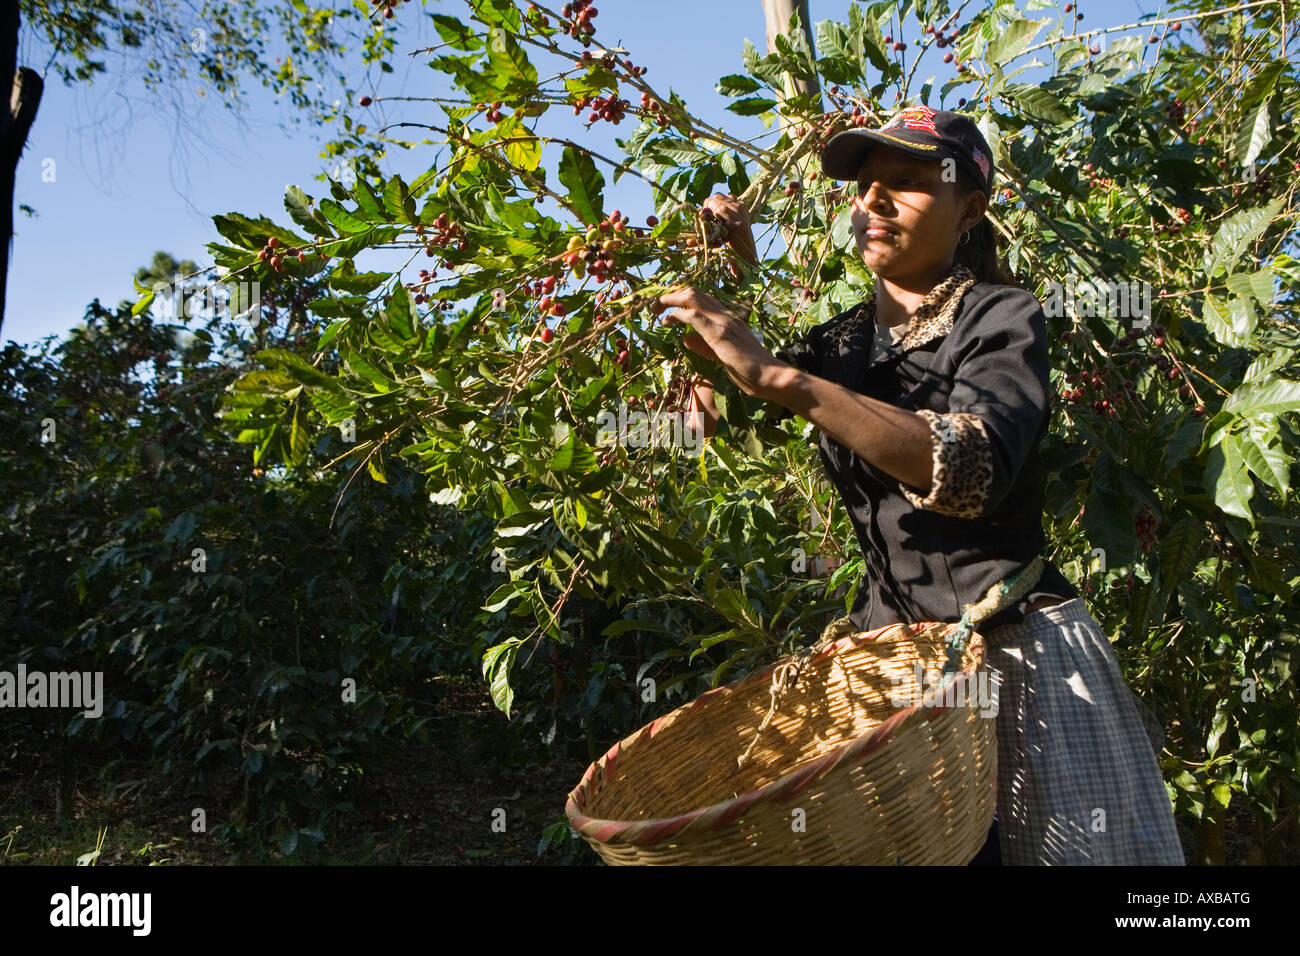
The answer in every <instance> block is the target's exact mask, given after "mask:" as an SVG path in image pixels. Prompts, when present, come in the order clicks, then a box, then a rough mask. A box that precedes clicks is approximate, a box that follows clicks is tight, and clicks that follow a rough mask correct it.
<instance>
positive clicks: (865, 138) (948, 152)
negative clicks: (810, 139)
mask: <svg viewBox="0 0 1300 956" xmlns="http://www.w3.org/2000/svg"><path fill="white" fill-rule="evenodd" d="M873 143H883V144H884V145H886V146H892V147H893V148H894V149H897V150H899V151H900V152H904V153H907V154H908V155H909V156H915V157H917V158H918V159H929V160H936V161H940V160H943V159H945V158H947V157H952V159H953V160H955V161H956V162H957V163H958V164H959V165H961V166H962V167H963V168H964V169H965V170H966V171H967V172H968V173H970V175H971V176H972V177H973V178H974V179H975V182H977V183H979V184H980V186H981V187H982V188H983V190H984V195H986V196H988V197H989V198H990V199H991V198H992V197H993V173H994V169H993V150H991V149H989V144H988V141H987V140H985V139H984V136H983V134H982V133H980V131H979V127H978V126H976V125H975V121H974V120H972V119H971V118H970V117H969V116H967V115H966V114H965V113H957V112H954V111H952V110H935V109H931V108H930V107H928V106H908V107H906V108H905V109H902V110H899V112H898V113H897V114H896V115H895V116H894V117H893V118H892V119H891V120H890V121H889V122H888V123H886V124H885V125H884V126H881V127H880V128H879V129H846V130H844V131H843V132H840V133H836V134H835V135H834V136H832V137H831V141H830V142H829V143H827V144H826V147H825V148H824V149H823V150H822V173H823V174H824V175H826V176H829V177H830V178H831V179H857V178H858V171H859V170H860V169H861V168H862V161H863V160H864V159H866V157H867V151H868V150H870V149H871V146H872V144H873Z"/></svg>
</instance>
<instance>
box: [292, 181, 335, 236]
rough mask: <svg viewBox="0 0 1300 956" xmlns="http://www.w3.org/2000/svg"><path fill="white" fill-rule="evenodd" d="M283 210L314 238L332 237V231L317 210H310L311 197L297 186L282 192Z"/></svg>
mask: <svg viewBox="0 0 1300 956" xmlns="http://www.w3.org/2000/svg"><path fill="white" fill-rule="evenodd" d="M284 208H285V209H286V210H287V211H288V213H289V218H291V219H292V220H293V221H294V222H296V223H297V224H298V225H300V226H302V227H304V228H305V229H307V231H308V232H310V233H311V234H312V235H314V236H328V237H331V238H332V237H333V235H334V230H333V229H331V228H330V224H329V223H328V222H327V221H326V219H325V217H324V216H322V215H321V214H320V212H319V211H318V210H315V209H313V208H311V197H309V196H308V195H307V194H306V193H305V192H303V191H302V190H301V189H299V188H298V187H297V186H289V187H288V188H286V189H285V191H284Z"/></svg>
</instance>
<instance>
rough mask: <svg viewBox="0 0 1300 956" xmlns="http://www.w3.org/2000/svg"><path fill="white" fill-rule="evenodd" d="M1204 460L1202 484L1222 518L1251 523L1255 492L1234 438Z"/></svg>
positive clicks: (1215, 449)
mask: <svg viewBox="0 0 1300 956" xmlns="http://www.w3.org/2000/svg"><path fill="white" fill-rule="evenodd" d="M1207 457H1208V461H1207V463H1206V466H1205V482H1206V486H1207V487H1209V488H1213V489H1214V503H1215V504H1216V505H1218V506H1219V508H1220V509H1221V510H1222V511H1223V513H1224V514H1228V515H1235V516H1236V517H1238V518H1243V519H1245V520H1246V521H1248V522H1252V523H1253V521H1254V515H1253V513H1252V512H1251V508H1250V498H1251V495H1252V494H1253V493H1254V490H1255V488H1254V484H1253V483H1252V482H1251V480H1250V474H1249V472H1248V471H1247V470H1246V462H1245V459H1244V458H1243V457H1242V454H1241V447H1240V445H1239V444H1238V443H1237V439H1236V436H1234V435H1231V434H1228V435H1225V436H1224V438H1223V440H1222V441H1221V442H1219V443H1218V444H1217V445H1215V446H1214V447H1213V448H1211V449H1210V452H1209V455H1208V456H1207ZM1089 511H1090V512H1091V509H1089Z"/></svg>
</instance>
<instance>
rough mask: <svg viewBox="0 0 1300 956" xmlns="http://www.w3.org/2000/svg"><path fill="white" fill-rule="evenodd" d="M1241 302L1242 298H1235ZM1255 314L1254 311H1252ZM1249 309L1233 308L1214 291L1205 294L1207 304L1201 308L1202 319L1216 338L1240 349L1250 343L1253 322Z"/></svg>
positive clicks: (1234, 300)
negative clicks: (1248, 312)
mask: <svg viewBox="0 0 1300 956" xmlns="http://www.w3.org/2000/svg"><path fill="white" fill-rule="evenodd" d="M1232 301H1233V302H1236V303H1240V302H1241V299H1239V298H1238V299H1233V300H1232ZM1252 314H1253V313H1252ZM1249 318H1250V316H1249V315H1248V314H1247V311H1246V310H1244V309H1242V308H1240V306H1239V307H1238V308H1236V309H1234V308H1232V306H1230V305H1229V304H1228V303H1227V302H1225V301H1224V300H1223V299H1221V298H1219V297H1218V296H1216V295H1214V294H1213V293H1210V292H1207V293H1206V294H1205V305H1204V307H1203V308H1202V309H1201V321H1203V322H1204V323H1205V327H1206V328H1207V329H1208V330H1209V332H1210V334H1211V335H1213V336H1214V338H1215V339H1216V340H1217V341H1218V342H1220V343H1222V344H1223V345H1226V346H1227V347H1228V348H1234V349H1240V348H1246V347H1248V346H1249V345H1250V332H1251V329H1252V328H1253V323H1252V322H1250V321H1249Z"/></svg>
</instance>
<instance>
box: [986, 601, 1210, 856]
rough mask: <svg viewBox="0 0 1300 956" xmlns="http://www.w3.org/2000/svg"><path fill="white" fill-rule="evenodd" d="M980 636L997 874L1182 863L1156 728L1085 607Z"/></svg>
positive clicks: (1056, 610)
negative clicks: (991, 729)
mask: <svg viewBox="0 0 1300 956" xmlns="http://www.w3.org/2000/svg"><path fill="white" fill-rule="evenodd" d="M985 637H986V639H987V641H988V645H989V647H990V650H989V653H988V664H987V666H988V669H989V684H990V687H992V688H994V691H993V692H994V693H995V694H996V695H997V699H998V711H997V717H996V720H997V737H998V802H997V823H996V827H997V833H998V843H999V849H1000V851H1001V855H1002V863H1003V865H1012V866H1014V865H1035V864H1045V865H1128V866H1152V865H1164V866H1182V865H1184V864H1185V862H1186V861H1185V859H1184V857H1183V849H1182V844H1181V843H1180V841H1179V839H1178V832H1177V829H1176V828H1175V826H1174V815H1173V810H1172V808H1171V806H1170V802H1169V796H1168V794H1167V792H1166V790H1165V785H1164V780H1163V778H1162V777H1161V774H1160V767H1159V765H1158V764H1157V762H1156V750H1155V748H1158V747H1159V743H1158V740H1159V737H1158V736H1156V735H1157V734H1159V733H1160V728H1159V724H1158V722H1155V721H1154V719H1153V718H1152V717H1151V715H1150V714H1149V712H1147V713H1146V714H1144V713H1143V711H1144V709H1145V707H1144V705H1143V704H1142V703H1141V701H1139V700H1138V698H1137V697H1136V696H1135V695H1134V694H1133V692H1132V691H1131V690H1130V689H1129V687H1128V685H1127V684H1125V683H1124V678H1123V676H1122V674H1121V673H1120V669H1119V662H1118V660H1117V659H1116V657H1115V651H1114V649H1113V648H1112V647H1111V645H1110V641H1109V640H1107V638H1106V635H1105V633H1104V632H1103V631H1102V629H1101V627H1100V625H1098V624H1097V622H1096V620H1094V619H1093V617H1092V616H1091V615H1090V614H1089V613H1088V608H1087V605H1085V604H1084V602H1083V600H1082V599H1081V598H1074V599H1072V600H1069V601H1065V602H1064V603H1061V604H1057V605H1054V606H1052V607H1047V608H1043V609H1041V610H1038V611H1034V612H1032V613H1030V614H1028V615H1026V616H1025V619H1024V622H1023V623H1021V624H1018V625H1007V626H1005V627H1000V628H996V629H994V630H992V631H989V632H988V633H987V634H986V635H985ZM1152 723H1155V726H1154V727H1153V728H1151V727H1150V724H1152ZM1148 728H1150V730H1153V731H1154V732H1155V733H1150V732H1149V730H1148Z"/></svg>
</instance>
